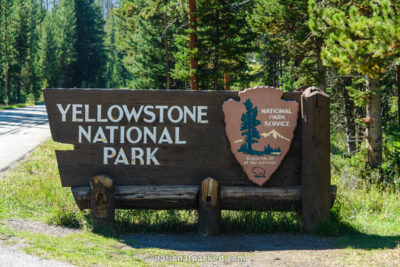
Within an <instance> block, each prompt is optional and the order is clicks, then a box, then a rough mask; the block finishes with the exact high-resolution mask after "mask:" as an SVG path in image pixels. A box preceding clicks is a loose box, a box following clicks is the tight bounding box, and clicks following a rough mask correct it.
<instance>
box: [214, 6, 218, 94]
mask: <svg viewBox="0 0 400 267" xmlns="http://www.w3.org/2000/svg"><path fill="white" fill-rule="evenodd" d="M215 16H216V18H217V23H216V25H215V36H218V37H219V12H218V10H216V12H215ZM218 72H219V39H218V38H217V39H216V44H215V49H214V81H213V83H214V90H219V82H218Z"/></svg>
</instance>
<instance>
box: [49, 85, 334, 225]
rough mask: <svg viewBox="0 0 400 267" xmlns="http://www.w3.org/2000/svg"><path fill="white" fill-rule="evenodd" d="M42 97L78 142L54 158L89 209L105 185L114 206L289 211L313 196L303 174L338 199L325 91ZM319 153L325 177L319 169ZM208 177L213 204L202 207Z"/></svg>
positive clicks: (60, 131)
mask: <svg viewBox="0 0 400 267" xmlns="http://www.w3.org/2000/svg"><path fill="white" fill-rule="evenodd" d="M44 97H45V102H46V107H47V112H48V116H49V124H50V129H51V133H52V137H53V139H54V141H56V142H61V143H68V144H73V145H74V148H73V150H66V151H65V150H64V151H56V156H57V162H58V168H59V172H60V177H61V183H62V185H63V186H65V187H71V189H72V192H73V194H74V197H75V200H76V202H77V204H78V206H79V207H80V208H81V209H86V208H89V207H91V205H92V204H93V203H97V202H98V203H100V202H101V203H103V202H104V198H103V199H97V200H96V196H97V195H99V194H97V195H96V194H92V195H93V196H95V198H94V200H93V201H91V197H90V196H91V192H92V191H93V190H99V192H100V191H102V192H103V191H104V190H105V188H107V190H105V191H104V192H111V191H112V192H114V193H112V196H114V195H115V208H128V209H129V208H155V209H169V208H198V207H199V205H200V206H203V207H213V209H250V210H251V209H271V208H277V207H278V206H279V208H280V209H282V207H286V208H290V207H292V206H293V204H296V205H298V206H299V205H300V202H301V201H300V200H301V199H302V198H301V196H303V195H307V194H305V193H304V192H308V191H307V190H304V188H305V187H304V185H305V184H307V183H305V181H308V180H307V179H308V178H309V177H314V178H312V179H320V177H321V176H322V177H324V178H323V179H325V180H324V181H329V182H327V183H324V184H323V185H324V186H326V185H328V187H327V188H328V189H327V188H324V190H322V191H321V190H320V191H321V192H325V193H323V194H325V195H326V194H327V195H328V200H326V201H325V202H326V203H330V199H331V197H332V196H331V193H330V191H329V190H330V187H329V185H330V174H329V170H328V169H329V127H328V126H329V98H328V97H327V96H326V95H325V94H324V93H323V92H321V91H320V90H318V89H315V88H314V89H312V88H311V89H307V90H305V92H303V93H302V92H284V93H283V92H281V91H280V90H278V89H275V88H269V87H257V88H253V89H247V90H245V91H243V92H240V93H239V92H233V91H229V92H228V91H180V90H114V89H44ZM310 99H311V100H312V101H311V100H310ZM314 100H315V101H314ZM300 111H301V112H300ZM319 120H321V121H322V122H320V121H319ZM314 121H315V123H318V125H320V124H326V125H327V127H326V128H323V127H315V125H314V124H313V123H314ZM326 129H328V130H327V131H328V132H323V133H314V131H318V130H322V131H326ZM310 136H312V138H314V139H315V140H311V139H310V140H311V141H310V140H309V137H310ZM310 138H311V137H310ZM327 138H328V139H327ZM317 139H318V140H317ZM319 139H321V140H319ZM316 141H318V142H317V143H315V142H316ZM310 142H311V143H312V142H314V144H318V146H316V147H315V146H310V144H311V143H310ZM321 144H322V147H323V148H322V149H320V146H321ZM306 146H307V147H306ZM310 149H314V150H315V151H314V152H312V153H305V151H308V150H310ZM314 156H315V159H312V157H314ZM305 158H307V163H306V160H305ZM321 160H323V161H324V162H323V164H319V165H321V166H324V170H323V171H322V170H321V173H323V174H318V175H314V173H315V172H316V170H319V169H318V168H315V167H312V168H311V167H310V166H311V165H312V166H314V165H315V164H318V162H320V161H321ZM326 166H327V167H326ZM99 175H100V176H99ZM102 175H103V176H102ZM94 177H97V180H96V181H97V183H96V181H95V180H93V178H94ZM99 177H100V178H99ZM209 177H211V178H209ZM206 178H208V179H206ZM99 181H107V184H104V183H100V182H99ZM204 181H207V184H206V185H205V186H204V190H207V192H210V195H207V194H208V193H207V192H206V193H204V192H205V191H204V192H203V193H204V194H205V195H206V196H207V197H205V198H204V199H206V200H205V201H211V202H210V203H213V205H211V204H210V205H208V204H207V205H206V204H204V205H203V204H199V203H200V202H199V201H200V200H199V199H198V196H199V192H198V191H199V190H202V189H201V188H202V186H200V184H202V183H204ZM255 184H256V185H258V187H257V186H255ZM316 184H318V183H310V186H311V185H313V186H314V187H315V185H316ZM95 188H98V189H95ZM326 190H328V191H329V192H328V193H326ZM318 192H319V191H318ZM110 194H111V193H110ZM204 194H203V195H204ZM325 195H324V196H325ZM110 196H111V195H110ZM113 198H114V197H113ZM216 198H217V199H216ZM202 199H203V198H202ZM96 201H97V202H96ZM311 202H315V203H320V202H319V201H318V199H317V200H315V201H311ZM325 202H324V203H325ZM112 203H114V202H112ZM103 204H104V205H103ZM103 204H102V207H111V206H113V205H114V204H112V205H109V203H108V204H107V203H103ZM93 205H94V204H93ZM100 210H101V209H100ZM310 210H312V209H311V208H310ZM314 210H315V209H314ZM95 214H113V213H112V212H103V211H102V212H95ZM201 214H209V212H208V208H206V209H205V210H204V212H202V213H201ZM212 214H214V215H213V216H216V217H215V218H217V217H218V214H219V213H218V212H214V213H212ZM202 216H203V215H202ZM204 216H205V215H204ZM313 216H314V215H313ZM313 216H309V217H310V218H314V217H315V216H314V217H313ZM318 216H319V215H318ZM318 216H317V217H315V218H317V219H318V218H319V217H318ZM205 222H208V221H207V220H206V221H205ZM199 225H203V226H204V227H205V229H208V228H207V223H200V224H199ZM217 232H218V231H217Z"/></svg>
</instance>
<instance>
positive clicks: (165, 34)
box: [163, 0, 171, 90]
mask: <svg viewBox="0 0 400 267" xmlns="http://www.w3.org/2000/svg"><path fill="white" fill-rule="evenodd" d="M166 6H167V1H166V0H164V8H166ZM163 23H164V47H165V74H166V78H167V90H169V89H170V87H171V86H170V84H171V78H170V75H169V69H170V67H169V49H168V33H167V10H164V13H163Z"/></svg>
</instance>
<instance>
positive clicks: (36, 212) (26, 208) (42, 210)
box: [0, 140, 400, 266]
mask: <svg viewBox="0 0 400 267" xmlns="http://www.w3.org/2000/svg"><path fill="white" fill-rule="evenodd" d="M333 146H334V149H333V156H332V179H333V183H334V184H337V186H338V196H337V200H336V203H335V205H334V208H333V209H332V219H331V221H330V222H327V223H325V224H322V225H321V226H320V228H319V234H320V235H324V236H333V237H335V240H336V241H335V246H337V247H338V248H343V249H344V250H343V253H342V256H343V258H342V262H343V263H345V264H348V263H349V262H348V261H349V258H354V261H353V263H355V264H356V265H364V264H369V262H375V263H377V264H378V265H380V264H381V262H376V261H373V260H372V259H375V258H376V257H379V255H381V254H382V255H386V254H387V255H391V253H397V254H393V255H400V246H399V243H400V198H399V195H398V191H396V190H395V189H396V188H393V187H385V188H382V187H381V186H376V185H374V183H373V182H374V181H375V180H376V177H375V176H376V175H377V173H376V172H374V171H371V172H369V173H366V172H365V171H364V170H363V168H362V166H363V162H362V159H363V154H362V153H364V152H360V153H358V154H356V155H354V156H352V157H350V156H347V155H345V153H343V152H342V151H343V142H341V141H340V140H334V142H333ZM335 147H336V148H335ZM55 149H57V150H63V149H72V146H70V145H62V144H58V143H54V142H53V141H49V142H47V143H45V144H44V145H42V146H41V147H40V148H39V149H37V150H36V151H35V152H34V153H32V154H31V155H30V156H29V157H28V158H27V160H25V161H24V162H23V163H22V164H20V165H19V166H18V167H16V168H14V169H13V170H11V171H8V172H7V173H6V174H5V175H4V177H3V178H2V179H0V220H1V219H11V218H13V219H15V218H22V219H29V220H38V221H42V222H45V223H49V224H56V225H62V226H67V227H74V228H80V229H82V231H81V232H80V233H78V234H71V235H68V236H65V237H53V236H50V235H44V234H37V233H31V232H26V231H16V230H12V229H9V228H8V227H7V225H6V224H1V223H0V238H1V239H8V237H9V236H16V237H19V238H22V239H23V240H25V242H27V243H29V244H30V245H31V246H29V247H26V248H25V250H26V251H27V252H28V253H33V254H37V255H40V256H42V257H45V258H52V259H58V260H62V261H67V262H70V263H73V264H77V265H81V266H89V265H98V264H100V263H102V264H104V265H107V266H108V265H110V266H124V265H127V264H131V265H135V266H136V265H137V266H140V265H147V264H148V263H146V262H145V261H143V260H142V259H141V258H140V257H139V255H147V256H151V255H163V253H167V254H168V255H171V254H174V252H171V251H165V250H160V249H139V248H135V246H132V245H129V244H133V243H134V240H126V239H124V238H123V236H126V235H125V233H127V232H132V231H134V232H148V233H158V232H179V233H180V232H195V231H196V229H197V219H198V215H197V211H195V210H169V211H155V210H117V212H116V231H115V232H114V233H113V234H112V235H111V236H106V235H101V234H96V233H94V232H93V225H92V223H91V220H90V216H89V213H88V211H80V210H78V208H77V206H76V204H75V201H74V199H73V197H72V194H71V192H70V190H69V188H63V187H61V184H60V178H59V174H58V169H57V164H56V159H55V154H54V150H55ZM374 177H375V178H374ZM301 229H302V225H301V219H300V215H299V214H298V213H297V212H296V211H293V212H256V211H223V212H222V230H223V232H224V233H229V232H238V231H239V232H259V233H276V232H284V233H301V232H302V230H301ZM387 257H389V256H387ZM389 258H390V257H389ZM175 264H176V263H175ZM151 265H153V263H151ZM383 265H384V264H383Z"/></svg>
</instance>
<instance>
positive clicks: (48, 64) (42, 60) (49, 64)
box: [37, 13, 58, 88]
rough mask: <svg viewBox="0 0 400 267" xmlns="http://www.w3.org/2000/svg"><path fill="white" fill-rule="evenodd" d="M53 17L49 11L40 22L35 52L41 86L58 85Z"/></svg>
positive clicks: (52, 86)
mask: <svg viewBox="0 0 400 267" xmlns="http://www.w3.org/2000/svg"><path fill="white" fill-rule="evenodd" d="M54 31H55V30H54V18H53V16H52V15H51V14H50V13H49V14H48V15H47V16H46V17H45V19H44V21H43V24H42V30H41V35H40V40H39V45H38V46H39V47H38V53H37V58H38V59H37V60H38V63H37V65H38V69H39V73H40V79H41V86H42V87H44V88H49V87H50V88H54V87H56V86H58V82H57V79H58V76H57V44H56V42H55V32H54Z"/></svg>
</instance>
